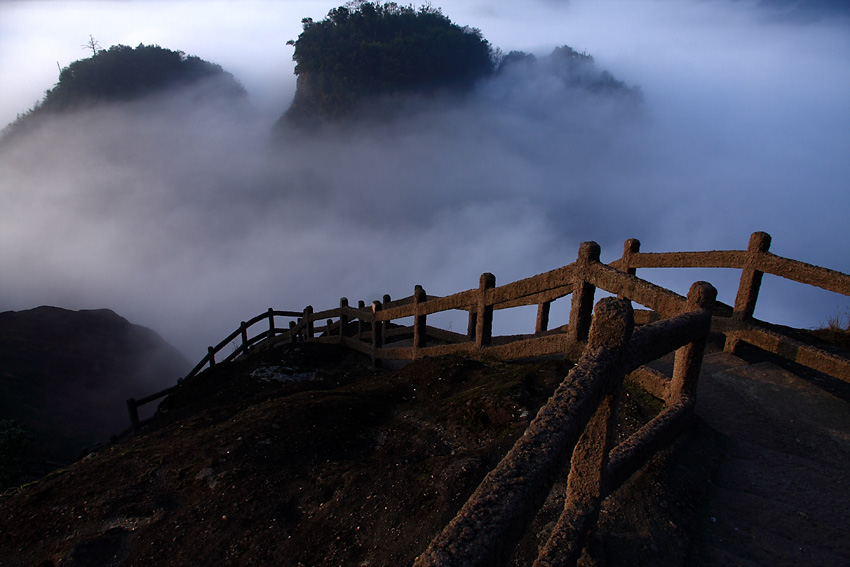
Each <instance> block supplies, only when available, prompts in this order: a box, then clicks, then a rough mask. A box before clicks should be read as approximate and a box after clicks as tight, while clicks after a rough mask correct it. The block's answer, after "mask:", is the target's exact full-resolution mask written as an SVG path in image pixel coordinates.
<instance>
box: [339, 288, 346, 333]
mask: <svg viewBox="0 0 850 567" xmlns="http://www.w3.org/2000/svg"><path fill="white" fill-rule="evenodd" d="M347 309H348V298H347V297H340V298H339V344H342V341H343V340H344V337H345V328H346V327H347V326H348V313H347V312H346V310H347Z"/></svg>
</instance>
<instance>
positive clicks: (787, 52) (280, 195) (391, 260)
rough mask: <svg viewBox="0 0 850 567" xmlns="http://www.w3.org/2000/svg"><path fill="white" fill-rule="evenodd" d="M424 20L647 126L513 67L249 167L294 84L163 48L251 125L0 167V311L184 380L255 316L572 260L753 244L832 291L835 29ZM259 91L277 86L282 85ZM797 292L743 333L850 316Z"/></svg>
mask: <svg viewBox="0 0 850 567" xmlns="http://www.w3.org/2000/svg"><path fill="white" fill-rule="evenodd" d="M60 4H61V3H60ZM72 4H73V3H72ZM121 4H124V3H121ZM129 4H130V5H144V4H146V3H143V2H131V3H129ZM177 4H182V3H177ZM259 4H262V3H259ZM294 4H295V5H296V8H298V9H301V8H303V10H302V11H297V10H296V11H294V12H292V13H290V16H291V17H292V18H293V21H294V23H295V31H294V32H288V31H284V32H282V33H281V35H280V37H279V38H278V39H279V40H280V41H279V43H280V47H279V49H280V51H281V53H286V54H287V57H288V55H289V54H291V51H290V52H286V51H284V50H283V46H282V44H283V42H285V41H286V40H287V39H291V38H294V37H295V35H297V24H298V21H300V18H301V17H303V16H312V17H316V18H321V17H322V15H323V14H324V13H325V12H327V10H329V9H331V8H333V7H334V6H335V4H332V3H331V4H327V3H319V2H302V3H294ZM49 5H50V3H47V4H46V5H45V6H44V7H43V9H44V10H48V9H49ZM81 5H86V6H90V4H85V3H81ZM154 5H155V6H156V5H158V4H156V3H155V4H154ZM239 5H241V4H240V3H233V4H232V5H231V4H228V3H223V4H221V5H219V9H220V10H225V9H232V10H237V9H238V6H239ZM249 5H250V6H251V7H252V8H251V9H252V10H257V11H258V12H259V10H258V9H257V5H258V3H249ZM442 8H443V12H444V13H445V14H446V15H447V16H449V17H450V18H452V20H453V21H455V22H457V23H459V24H461V25H467V24H468V25H472V26H476V27H480V28H481V29H482V32H483V34H484V36H485V37H486V38H487V39H489V40H490V41H491V43H493V44H494V45H495V46H497V47H500V48H501V49H502V50H503V51H505V52H508V51H510V50H512V49H524V50H527V51H534V52H535V53H536V54H537V55H538V56H541V55H546V54H547V53H548V52H550V51H551V50H552V48H554V47H555V46H557V45H564V44H566V45H570V46H572V47H574V48H576V49H577V50H578V51H582V50H584V49H586V50H587V52H588V53H589V54H591V55H593V56H594V57H595V58H596V61H597V65H598V66H599V67H600V68H602V69H607V70H609V71H610V72H611V73H612V74H613V75H614V76H615V77H616V78H618V79H621V80H624V81H625V82H627V83H628V84H630V85H638V86H640V88H641V92H642V95H643V103H642V104H638V105H635V104H631V103H628V102H626V101H624V100H623V99H620V98H616V97H615V98H609V97H604V96H596V95H590V94H588V93H586V92H583V91H576V90H569V89H566V90H565V89H564V87H563V85H562V84H561V83H560V82H559V81H560V79H559V78H558V76H557V75H555V74H553V73H551V72H549V71H548V70H547V68H546V67H545V66H540V67H538V68H535V69H525V68H518V69H516V70H515V71H514V73H513V74H511V73H508V74H506V75H503V76H500V77H497V78H495V79H493V80H491V81H487V82H484V83H482V84H480V85H479V87H478V88H477V90H476V91H475V93H473V95H471V96H470V97H468V98H467V99H466V100H464V101H462V102H457V101H447V100H430V101H422V100H419V101H410V102H409V104H410V105H411V112H410V113H408V114H407V116H406V117H405V118H403V119H400V120H397V121H393V122H383V123H379V124H372V123H370V124H363V125H360V126H348V127H345V128H338V129H333V128H328V129H326V130H323V131H322V132H320V133H318V134H315V135H309V136H308V135H304V134H303V133H298V132H287V133H285V135H284V137H283V140H282V141H281V142H280V143H279V144H277V145H270V144H269V141H270V129H271V126H272V123H273V122H274V120H275V119H276V118H277V116H279V114H280V113H282V112H283V111H284V110H285V109H286V107H287V105H288V103H289V98H291V94H292V92H294V80H292V81H291V84H290V83H286V84H283V83H279V82H278V83H274V84H272V85H270V86H269V87H268V89H269V90H267V91H263V90H262V87H259V86H257V84H256V81H255V79H254V78H255V77H258V76H261V75H262V74H263V73H264V72H268V69H266V70H265V71H262V72H261V71H259V70H255V72H253V74H252V72H248V71H245V70H246V69H248V68H251V67H252V66H255V67H261V66H263V65H264V64H267V62H265V61H263V60H262V59H259V58H258V59H254V60H250V61H249V60H246V61H243V62H242V63H240V64H238V65H234V64H231V62H230V61H227V60H226V59H227V57H225V58H218V59H217V58H216V57H215V55H214V54H210V53H205V52H203V49H199V50H193V49H192V46H191V45H183V44H180V42H179V41H177V40H174V41H173V42H171V43H169V44H166V43H164V42H162V45H163V46H164V47H169V48H172V49H183V50H185V51H186V52H187V53H190V54H194V55H198V56H200V57H203V58H204V59H208V60H210V61H213V62H216V63H220V64H222V66H223V67H224V68H225V69H226V70H228V71H230V72H232V73H233V74H234V75H235V76H236V77H237V79H241V80H243V84H245V86H246V88H247V90H248V91H249V95H250V96H251V97H252V101H253V104H249V103H246V104H245V105H243V106H238V107H233V106H228V107H222V106H220V105H218V106H217V105H215V104H200V103H198V99H197V97H196V96H195V94H196V93H194V92H192V91H182V92H176V93H169V94H168V95H167V96H160V97H157V98H153V99H146V100H143V101H139V102H133V103H125V104H114V105H108V106H103V107H98V108H94V109H89V110H86V111H81V112H77V113H75V114H72V115H68V116H64V117H62V118H57V119H55V120H54V121H52V122H50V123H49V124H46V125H44V126H43V127H41V128H39V129H38V130H36V131H35V132H32V133H31V134H28V135H27V136H26V137H25V138H23V139H20V140H16V141H15V143H14V144H10V145H8V146H6V147H4V148H0V274H2V285H1V286H0V310H8V309H14V310H18V309H27V308H30V307H35V306H37V305H42V304H50V305H57V306H61V307H65V308H69V309H81V308H99V307H106V308H110V309H113V310H115V311H116V312H117V313H119V314H121V315H122V316H124V317H126V318H127V319H129V320H130V321H132V322H134V323H137V324H141V325H145V326H148V327H151V328H153V329H155V330H157V331H158V332H159V333H160V334H162V335H163V337H164V338H165V339H166V340H168V341H169V342H171V343H173V344H175V345H176V346H178V347H179V348H181V349H182V350H183V351H184V353H186V355H187V356H189V357H190V358H191V359H196V358H200V357H201V356H202V355H203V354H204V352H205V347H206V345H208V344H215V343H217V342H218V341H219V340H220V339H221V338H222V337H224V336H225V335H226V334H227V333H229V332H230V331H232V330H233V329H235V328H236V327H237V326H238V324H239V321H240V320H244V319H247V318H249V317H251V316H253V315H255V314H258V313H260V312H261V311H264V310H265V309H266V308H268V307H275V308H277V309H293V310H300V309H302V308H303V307H304V306H305V305H307V304H312V305H314V306H316V308H328V307H331V306H333V305H335V304H337V302H338V301H339V298H340V297H341V296H347V297H348V298H349V299H350V300H351V301H352V302H356V301H357V300H358V299H364V300H367V301H371V300H372V299H376V298H379V297H380V296H381V295H382V294H384V293H389V294H391V295H392V296H394V297H401V296H405V295H409V294H410V293H411V292H412V290H413V286H414V284H421V285H423V287H424V288H425V289H426V291H428V292H429V293H433V294H438V295H444V294H448V293H453V292H456V291H460V290H462V289H468V288H471V287H475V286H476V285H477V282H478V276H479V275H480V274H481V273H482V272H485V271H489V272H493V273H494V274H496V277H497V283H506V282H509V281H513V280H515V279H519V278H522V277H527V276H530V275H533V274H536V273H539V272H542V271H545V270H549V269H552V268H555V267H558V266H560V265H563V264H566V263H569V262H571V261H573V260H574V259H575V255H576V252H577V247H578V244H579V243H580V242H581V241H584V240H596V241H597V242H599V243H600V245H601V246H602V254H603V259H606V260H609V261H610V260H612V259H614V258H616V257H618V256H619V255H620V253H621V251H622V243H623V240H624V239H626V238H632V237H635V238H639V239H640V240H641V241H642V243H643V249H644V250H647V251H667V250H699V249H741V248H744V247H746V244H747V239H748V237H749V234H750V233H751V232H753V231H756V230H763V231H766V232H769V233H770V234H771V235H772V236H773V239H774V240H773V246H772V250H773V251H774V252H775V253H777V254H779V255H783V256H787V257H791V258H796V259H800V260H804V261H807V262H810V263H814V264H818V265H822V266H826V267H830V268H833V269H837V270H840V271H843V272H845V273H846V272H850V239H848V236H850V234H848V230H847V228H846V227H847V218H848V213H850V160H848V159H847V156H849V155H850V107H848V104H847V101H848V100H850V33H848V32H850V23H849V22H848V20H847V19H843V18H842V17H832V18H825V19H820V20H807V21H805V22H800V21H797V20H794V19H788V18H778V17H775V14H774V13H772V12H769V11H766V10H763V9H761V8H759V7H758V6H755V5H752V4H749V3H733V2H725V1H716V2H665V1H635V2H630V1H620V2H615V1H606V2H585V1H578V0H576V1H573V2H569V3H560V2H543V1H540V2H530V3H528V7H527V8H523V10H522V14H514V15H513V16H511V14H513V12H514V11H516V10H519V8H518V7H517V4H516V3H510V4H509V3H499V2H496V3H492V2H489V3H479V2H466V3H460V2H444V3H443V4H442ZM6 9H9V8H0V10H6ZM17 9H18V10H24V9H23V8H17ZM32 10H35V8H32ZM292 10H294V8H292ZM10 13H11V12H10ZM22 13H23V12H20V13H17V16H19V17H20V18H23V16H22V15H21V14H22ZM278 16H279V14H278ZM278 16H276V17H278ZM198 17H200V16H198ZM19 21H24V20H23V19H20V20H19ZM259 25H264V24H262V22H260V23H258V26H259ZM287 25H290V24H287ZM488 26H489V27H488ZM535 29H539V30H540V33H539V34H536V35H535V34H534V30H535ZM21 33H23V32H21ZM88 33H89V30H80V35H81V37H82V38H83V39H84V38H85V37H86V36H87V34H88ZM286 33H291V36H287V35H286ZM210 39H212V38H210ZM122 41H123V40H122ZM141 41H144V42H146V43H149V42H150V43H152V42H155V41H160V40H159V39H157V38H147V39H145V38H142V39H141ZM262 41H266V40H265V39H263V40H262ZM262 41H261V42H262ZM124 42H125V43H129V41H124ZM547 42H548V43H547ZM187 43H191V42H190V41H189V42H187ZM198 45H201V44H198ZM74 48H75V49H76V46H74ZM219 49H221V48H219ZM279 55H280V54H279V53H277V54H275V57H278V56H279ZM81 56H82V55H80V57H81ZM4 57H6V56H4ZM229 57H230V58H231V59H233V58H235V57H236V54H235V53H231V54H230V55H229ZM246 57H248V56H247V55H246ZM21 59H22V61H19V62H18V63H17V64H20V65H26V64H28V62H27V61H23V59H24V58H23V57H21ZM12 69H13V67H12V65H11V64H10V63H9V62H8V60H6V59H4V60H3V64H2V66H0V70H3V73H9V72H11V70H12ZM240 71H242V72H243V74H242V75H241V74H240ZM275 73H276V74H279V75H281V76H283V77H287V80H291V77H289V74H290V73H291V67H289V68H281V69H275ZM243 75H245V76H247V77H248V79H245V78H243ZM4 79H6V81H4V82H8V81H9V77H8V76H4ZM50 86H52V85H50V84H41V85H37V86H36V87H35V88H34V90H33V92H32V93H30V95H29V99H26V98H25V99H24V102H23V106H22V107H19V108H18V110H17V111H18V112H23V111H25V110H26V109H27V108H28V107H29V106H31V104H32V100H30V99H35V98H38V97H39V92H42V91H43V90H44V89H46V88H49V87H50ZM270 93H278V94H279V95H280V96H281V99H280V100H279V101H278V102H277V106H278V111H277V115H274V116H273V115H272V112H271V111H270V110H269V109H270V108H272V106H273V104H272V103H269V102H268V101H269V100H271V99H272V98H273V96H272V94H270ZM286 93H289V94H288V96H289V98H286V97H285V96H284V95H285V94H286ZM4 102H5V103H6V104H8V101H4ZM4 108H5V107H4ZM13 118H14V116H11V117H7V120H11V119H13ZM639 275H643V276H646V277H648V278H649V279H652V280H653V281H656V282H660V283H663V284H666V285H670V286H673V287H674V288H676V289H677V290H678V291H684V290H686V289H687V287H688V284H689V283H690V282H691V281H693V280H695V279H708V280H709V281H712V283H715V285H717V287H718V288H719V289H720V299H722V300H723V301H726V302H731V301H732V300H733V299H734V292H735V289H736V287H737V274H736V273H733V272H731V271H730V272H728V273H724V272H721V271H708V272H700V273H695V272H692V271H690V270H688V271H683V272H680V273H678V274H665V273H663V272H651V271H648V270H644V271H643V273H641V272H639ZM801 288H802V286H796V285H786V284H783V283H781V282H775V281H774V280H773V279H771V278H766V280H765V287H764V290H765V294H764V295H763V297H762V298H761V299H760V304H759V308H758V309H757V312H756V316H758V317H762V318H765V319H768V320H771V321H774V322H779V323H788V324H795V325H800V326H814V325H818V324H820V323H823V322H825V321H826V320H827V318H828V317H830V316H833V315H836V314H838V313H839V312H842V311H848V310H850V299H848V298H843V297H839V296H835V295H833V294H829V293H827V292H823V293H819V292H816V291H811V292H809V291H807V292H806V293H805V294H804V295H803V296H802V298H801V299H800V300H795V301H794V302H788V301H786V300H783V295H782V294H783V293H791V292H797V291H799V290H800V289H801ZM785 297H787V296H785ZM553 322H555V321H553ZM496 323H497V325H499V324H500V322H499V318H498V314H497V320H496ZM515 323H516V324H522V327H523V328H525V329H530V328H533V314H530V315H529V320H528V321H524V320H522V321H519V322H514V321H509V322H508V321H505V322H503V323H502V324H503V325H505V327H506V328H507V327H509V326H511V325H513V324H515ZM452 324H453V325H454V326H455V328H456V329H457V328H463V327H464V326H465V324H466V321H465V320H462V318H461V317H460V316H458V318H457V320H456V321H453V322H452Z"/></svg>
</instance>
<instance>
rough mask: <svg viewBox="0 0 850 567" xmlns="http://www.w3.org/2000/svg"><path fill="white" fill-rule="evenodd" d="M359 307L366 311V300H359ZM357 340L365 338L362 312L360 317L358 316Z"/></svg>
mask: <svg viewBox="0 0 850 567" xmlns="http://www.w3.org/2000/svg"><path fill="white" fill-rule="evenodd" d="M357 309H358V310H360V311H365V310H366V302H365V301H363V300H362V299H361V300H360V301H358V302H357ZM357 340H358V341H362V340H363V316H362V314H361V315H360V316H359V317H357Z"/></svg>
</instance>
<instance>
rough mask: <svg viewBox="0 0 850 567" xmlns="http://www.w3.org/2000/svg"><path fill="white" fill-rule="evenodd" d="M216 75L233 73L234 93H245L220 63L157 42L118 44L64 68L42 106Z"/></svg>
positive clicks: (130, 95)
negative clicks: (168, 47) (134, 44)
mask: <svg viewBox="0 0 850 567" xmlns="http://www.w3.org/2000/svg"><path fill="white" fill-rule="evenodd" d="M95 51H96V50H95ZM215 76H222V77H226V78H227V79H228V81H227V82H228V83H229V86H230V89H232V94H236V95H241V94H244V89H243V88H242V86H241V85H239V83H238V82H237V81H236V80H235V79H233V77H232V76H231V75H230V74H229V73H226V72H225V71H224V70H223V69H222V68H221V66H219V65H216V64H214V63H210V62H208V61H204V60H203V59H201V58H200V57H196V56H194V55H186V54H185V53H183V52H182V51H173V50H171V49H166V48H163V47H160V46H158V45H143V44H139V45H138V46H137V47H129V46H127V45H114V46H112V47H110V48H109V49H102V50H99V51H96V52H95V53H94V54H93V55H92V57H90V58H88V59H81V60H79V61H74V62H73V63H71V64H70V65H69V66H67V67H65V68H64V69H62V71H61V72H60V74H59V82H58V83H57V84H56V86H55V87H54V88H53V89H51V90H49V91H47V93H46V94H45V97H44V100H43V101H42V103H41V106H42V107H43V108H45V109H46V110H61V109H64V108H68V107H70V106H75V105H78V104H85V103H89V102H101V101H116V100H130V99H134V98H139V97H142V96H145V95H147V94H150V93H152V92H155V91H158V90H161V89H164V88H168V87H173V86H180V85H185V84H189V83H193V82H196V81H199V80H201V79H206V78H211V77H215Z"/></svg>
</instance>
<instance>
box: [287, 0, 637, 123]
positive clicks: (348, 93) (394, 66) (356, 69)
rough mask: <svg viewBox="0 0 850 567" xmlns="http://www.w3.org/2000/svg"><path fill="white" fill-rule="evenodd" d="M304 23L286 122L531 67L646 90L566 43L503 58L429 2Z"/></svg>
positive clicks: (348, 10) (362, 9)
mask: <svg viewBox="0 0 850 567" xmlns="http://www.w3.org/2000/svg"><path fill="white" fill-rule="evenodd" d="M302 25H303V31H302V32H301V34H300V35H299V36H298V39H297V40H291V41H289V42H288V44H289V45H294V46H295V52H294V53H293V56H292V58H293V60H294V61H295V62H296V66H295V74H296V75H297V76H298V87H297V91H296V93H295V98H294V100H293V101H292V105H291V106H290V107H289V110H288V111H287V112H286V113H285V114H284V116H283V118H282V120H281V122H289V123H295V124H300V125H310V124H315V123H316V122H317V121H322V120H339V119H342V118H345V117H349V116H352V115H356V114H358V113H363V112H367V113H370V114H373V115H374V114H377V115H383V114H386V112H387V111H391V110H392V107H391V106H388V105H387V104H386V103H387V98H388V97H397V96H405V95H411V94H413V95H430V94H433V93H443V92H449V93H463V92H465V91H468V90H469V89H470V88H471V87H472V86H473V85H474V84H476V83H477V82H479V81H481V80H482V79H487V78H496V77H499V76H501V75H502V74H503V73H514V72H516V74H514V75H511V77H512V80H516V81H520V82H521V81H524V80H528V79H529V78H528V77H527V76H525V75H523V74H522V70H523V69H525V70H533V72H544V73H546V74H548V75H552V76H554V77H556V79H557V80H558V81H559V82H560V83H561V84H562V85H563V87H564V88H565V89H581V90H586V91H588V92H591V93H594V94H625V95H627V96H629V97H632V98H634V99H636V100H639V99H640V92H639V89H636V88H631V87H628V86H626V84H625V83H623V82H621V81H618V80H616V79H615V78H614V77H613V76H612V75H611V74H610V73H608V72H607V71H600V70H599V69H597V68H596V66H595V63H594V60H593V57H591V56H590V55H588V54H586V53H579V52H578V51H576V50H574V49H572V48H571V47H569V46H566V45H565V46H562V47H558V48H556V49H555V50H554V51H553V52H552V54H551V55H549V56H547V57H543V58H541V59H537V58H536V57H535V56H534V55H531V54H528V53H524V52H522V51H511V52H510V53H508V54H507V55H503V54H502V53H501V51H499V50H498V49H495V48H493V47H492V46H491V45H490V43H489V42H488V41H487V40H486V39H484V37H482V35H481V32H480V30H478V29H476V28H470V27H468V26H459V25H457V24H455V23H453V22H452V21H451V20H450V19H449V18H448V17H446V16H445V15H443V13H442V12H441V11H440V10H439V9H438V8H433V7H432V6H430V5H427V4H426V5H425V6H422V7H420V8H414V7H413V6H399V5H398V4H396V3H395V2H388V3H384V4H381V3H375V2H368V1H363V0H355V1H353V2H349V3H347V4H345V5H343V6H340V7H339V8H335V9H333V10H331V11H330V12H329V13H328V15H327V17H325V18H324V19H323V20H321V21H318V22H317V21H314V20H313V19H312V18H305V19H303V20H302ZM279 125H280V124H279Z"/></svg>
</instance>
